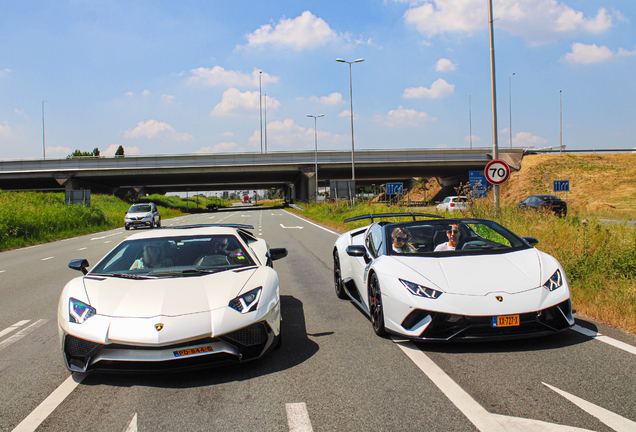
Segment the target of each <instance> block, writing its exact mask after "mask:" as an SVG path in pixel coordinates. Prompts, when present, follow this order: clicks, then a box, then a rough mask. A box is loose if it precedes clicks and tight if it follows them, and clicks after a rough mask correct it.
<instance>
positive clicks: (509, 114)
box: [508, 72, 515, 148]
mask: <svg viewBox="0 0 636 432" xmlns="http://www.w3.org/2000/svg"><path fill="white" fill-rule="evenodd" d="M514 74H515V73H514V72H513V73H512V75H514ZM512 75H510V76H509V77H508V117H509V118H510V127H509V129H510V148H512V96H511V95H512V93H511V92H510V78H512Z"/></svg>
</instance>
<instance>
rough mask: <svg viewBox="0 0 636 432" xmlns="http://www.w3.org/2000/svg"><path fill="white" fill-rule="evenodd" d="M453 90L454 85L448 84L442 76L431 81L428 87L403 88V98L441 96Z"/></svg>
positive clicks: (448, 94) (450, 93) (449, 93)
mask: <svg viewBox="0 0 636 432" xmlns="http://www.w3.org/2000/svg"><path fill="white" fill-rule="evenodd" d="M454 91H455V85H454V84H449V83H447V82H446V81H445V80H443V79H442V78H440V79H438V80H437V81H435V82H434V83H433V85H432V86H431V88H430V89H427V88H426V87H411V88H407V89H406V90H404V94H403V95H402V97H403V98H406V99H414V98H443V97H447V96H450V95H452V94H453V93H454Z"/></svg>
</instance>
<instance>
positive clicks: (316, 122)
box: [307, 114, 325, 203]
mask: <svg viewBox="0 0 636 432" xmlns="http://www.w3.org/2000/svg"><path fill="white" fill-rule="evenodd" d="M324 116H325V115H324V114H319V115H317V116H315V115H311V114H307V117H312V118H313V119H314V145H315V146H316V147H315V153H314V155H315V161H314V163H315V167H314V177H316V203H318V129H317V128H318V119H319V118H320V117H324Z"/></svg>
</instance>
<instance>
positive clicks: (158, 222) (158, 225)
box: [157, 219, 161, 228]
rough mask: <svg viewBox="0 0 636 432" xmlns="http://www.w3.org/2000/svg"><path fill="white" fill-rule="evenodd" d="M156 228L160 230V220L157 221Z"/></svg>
mask: <svg viewBox="0 0 636 432" xmlns="http://www.w3.org/2000/svg"><path fill="white" fill-rule="evenodd" d="M157 228H161V219H159V220H158V221H157Z"/></svg>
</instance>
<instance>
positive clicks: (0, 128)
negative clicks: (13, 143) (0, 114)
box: [0, 122, 13, 138]
mask: <svg viewBox="0 0 636 432" xmlns="http://www.w3.org/2000/svg"><path fill="white" fill-rule="evenodd" d="M0 135H2V136H3V137H5V138H9V137H11V136H13V132H12V131H11V127H10V126H9V125H8V124H7V123H6V122H5V124H4V125H0Z"/></svg>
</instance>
